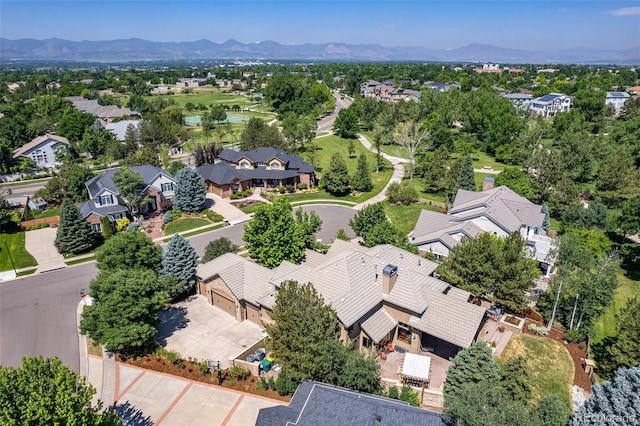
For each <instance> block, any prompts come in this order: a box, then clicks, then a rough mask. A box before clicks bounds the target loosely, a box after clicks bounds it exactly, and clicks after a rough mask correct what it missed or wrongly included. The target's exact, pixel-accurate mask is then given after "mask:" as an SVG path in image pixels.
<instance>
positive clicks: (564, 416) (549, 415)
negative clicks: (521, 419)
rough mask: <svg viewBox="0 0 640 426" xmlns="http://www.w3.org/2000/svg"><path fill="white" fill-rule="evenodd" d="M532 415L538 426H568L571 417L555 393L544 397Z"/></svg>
mask: <svg viewBox="0 0 640 426" xmlns="http://www.w3.org/2000/svg"><path fill="white" fill-rule="evenodd" d="M532 414H533V416H532V417H533V421H534V424H535V425H536V426H566V424H567V422H568V421H569V416H570V415H571V413H570V411H569V409H568V408H567V407H566V406H565V403H564V402H562V400H561V399H560V397H559V396H558V395H557V394H555V393H551V394H547V395H545V396H543V397H542V399H541V400H540V402H538V406H537V407H536V410H535V411H533V412H532Z"/></svg>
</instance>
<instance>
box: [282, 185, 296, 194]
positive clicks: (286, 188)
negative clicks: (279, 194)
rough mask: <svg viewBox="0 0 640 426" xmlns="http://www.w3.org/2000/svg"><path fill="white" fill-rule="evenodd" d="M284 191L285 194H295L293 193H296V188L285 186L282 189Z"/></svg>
mask: <svg viewBox="0 0 640 426" xmlns="http://www.w3.org/2000/svg"><path fill="white" fill-rule="evenodd" d="M284 189H285V190H286V191H287V192H295V191H296V188H295V187H294V186H293V185H286V186H285V187H284Z"/></svg>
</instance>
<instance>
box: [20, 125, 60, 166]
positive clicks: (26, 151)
mask: <svg viewBox="0 0 640 426" xmlns="http://www.w3.org/2000/svg"><path fill="white" fill-rule="evenodd" d="M59 151H62V152H63V153H64V154H67V153H68V152H69V140H68V139H67V138H64V137H62V136H58V135H52V134H49V133H47V134H46V135H42V136H38V137H37V138H35V139H33V140H32V141H31V142H29V143H27V144H24V145H22V146H21V147H20V148H18V149H16V150H15V151H13V158H14V160H15V159H18V158H19V157H26V158H30V159H32V160H33V165H34V167H46V168H54V167H58V166H60V165H61V164H62V163H60V162H58V161H56V152H59Z"/></svg>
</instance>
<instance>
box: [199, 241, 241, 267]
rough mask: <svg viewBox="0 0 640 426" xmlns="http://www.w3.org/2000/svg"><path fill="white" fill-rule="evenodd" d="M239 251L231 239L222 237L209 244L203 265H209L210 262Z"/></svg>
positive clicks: (203, 258)
mask: <svg viewBox="0 0 640 426" xmlns="http://www.w3.org/2000/svg"><path fill="white" fill-rule="evenodd" d="M236 250H238V246H237V245H235V244H233V243H232V242H231V240H230V239H228V238H226V237H221V238H218V239H215V240H213V241H209V243H208V244H207V245H206V246H205V248H204V256H202V263H207V262H209V261H210V260H213V259H215V258H216V257H218V256H222V255H223V254H225V253H234V252H235V251H236Z"/></svg>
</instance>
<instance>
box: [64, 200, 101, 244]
mask: <svg viewBox="0 0 640 426" xmlns="http://www.w3.org/2000/svg"><path fill="white" fill-rule="evenodd" d="M95 243H96V235H95V233H94V232H93V230H92V229H91V225H89V222H87V221H86V220H84V219H83V218H82V216H81V215H80V210H78V208H77V207H76V206H75V205H74V204H73V203H72V202H71V201H70V200H65V201H64V202H63V203H62V207H61V209H60V226H59V227H58V231H57V232H56V240H55V245H56V247H57V248H58V251H59V252H60V253H73V254H79V253H84V252H85V251H88V250H90V249H91V248H92V247H93V246H94V245H95Z"/></svg>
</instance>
